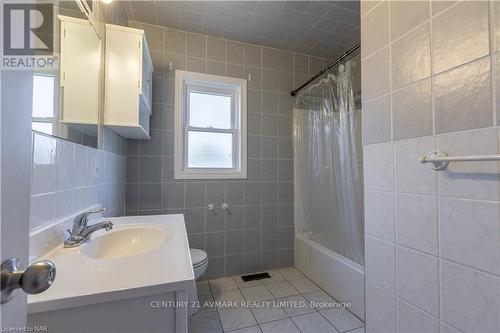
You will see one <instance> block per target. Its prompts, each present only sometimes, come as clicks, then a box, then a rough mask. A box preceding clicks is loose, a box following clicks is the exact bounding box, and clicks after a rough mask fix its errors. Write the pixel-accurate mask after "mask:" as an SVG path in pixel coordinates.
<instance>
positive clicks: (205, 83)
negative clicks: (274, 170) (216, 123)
mask: <svg viewBox="0 0 500 333" xmlns="http://www.w3.org/2000/svg"><path fill="white" fill-rule="evenodd" d="M191 91H200V92H211V93H215V94H223V95H228V94H229V95H231V96H232V105H231V108H232V112H231V115H232V116H231V125H232V126H231V128H230V129H213V128H210V127H207V128H204V127H201V128H200V127H193V126H189V119H188V118H189V112H188V111H189V110H188V96H189V92H191ZM189 131H203V132H215V133H232V134H233V154H232V156H233V168H189V167H188V166H187V157H188V133H189ZM174 177H175V179H242V178H247V81H246V80H243V79H237V78H230V77H225V76H219V75H211V74H202V73H195V72H188V71H181V70H176V71H175V138H174Z"/></svg>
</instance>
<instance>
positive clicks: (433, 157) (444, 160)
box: [420, 151, 500, 170]
mask: <svg viewBox="0 0 500 333" xmlns="http://www.w3.org/2000/svg"><path fill="white" fill-rule="evenodd" d="M474 161H500V155H468V156H448V154H446V153H445V152H442V151H432V152H430V153H429V154H427V155H426V156H423V157H421V158H420V163H432V165H431V168H432V169H434V170H444V169H446V168H447V167H448V165H449V164H450V162H474Z"/></svg>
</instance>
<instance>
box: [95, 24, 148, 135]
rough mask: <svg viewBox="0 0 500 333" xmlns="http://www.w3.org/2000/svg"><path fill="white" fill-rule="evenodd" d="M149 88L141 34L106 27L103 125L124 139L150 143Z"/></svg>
mask: <svg viewBox="0 0 500 333" xmlns="http://www.w3.org/2000/svg"><path fill="white" fill-rule="evenodd" d="M152 85H153V64H152V62H151V56H150V54H149V49H148V44H147V42H146V37H145V35H144V31H143V30H139V29H133V28H128V27H123V26H118V25H112V24H106V85H105V112H104V125H106V126H108V127H109V128H111V129H112V130H113V131H115V132H116V133H118V134H119V135H121V136H122V137H124V138H129V139H150V136H149V118H150V116H151V107H152V101H151V99H152V93H153V86H152Z"/></svg>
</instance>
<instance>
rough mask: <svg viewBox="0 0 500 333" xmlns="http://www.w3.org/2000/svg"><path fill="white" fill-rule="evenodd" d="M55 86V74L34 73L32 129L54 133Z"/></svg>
mask: <svg viewBox="0 0 500 333" xmlns="http://www.w3.org/2000/svg"><path fill="white" fill-rule="evenodd" d="M54 86H55V78H54V76H51V75H45V74H34V75H33V108H32V129H33V130H35V131H38V132H42V133H45V134H49V135H52V134H54V133H53V122H54Z"/></svg>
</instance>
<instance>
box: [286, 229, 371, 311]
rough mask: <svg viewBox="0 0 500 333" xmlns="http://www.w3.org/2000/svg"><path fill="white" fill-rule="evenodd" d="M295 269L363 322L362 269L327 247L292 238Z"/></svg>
mask: <svg viewBox="0 0 500 333" xmlns="http://www.w3.org/2000/svg"><path fill="white" fill-rule="evenodd" d="M294 257H295V258H294V260H295V267H296V268H297V269H298V270H300V271H301V272H302V273H304V274H305V275H307V277H309V278H310V279H311V280H313V281H314V282H315V283H316V284H318V285H319V286H320V287H321V288H323V289H324V290H325V291H327V292H328V293H329V294H330V295H332V296H333V297H334V298H335V299H336V300H337V301H339V302H346V303H347V302H348V303H351V307H350V308H349V310H350V311H351V312H352V313H354V314H355V315H356V316H358V317H359V318H360V319H363V320H364V318H365V300H364V292H365V286H364V274H365V273H364V267H363V266H361V265H360V264H358V263H355V262H354V261H352V260H350V259H347V258H346V257H344V256H341V255H340V254H338V253H336V252H334V251H332V250H330V249H327V248H326V247H324V246H322V245H320V244H318V243H316V242H314V241H313V240H310V239H308V237H307V235H295V255H294Z"/></svg>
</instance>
